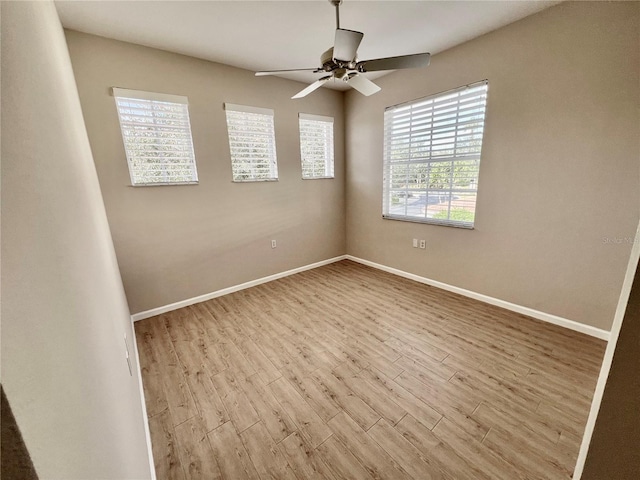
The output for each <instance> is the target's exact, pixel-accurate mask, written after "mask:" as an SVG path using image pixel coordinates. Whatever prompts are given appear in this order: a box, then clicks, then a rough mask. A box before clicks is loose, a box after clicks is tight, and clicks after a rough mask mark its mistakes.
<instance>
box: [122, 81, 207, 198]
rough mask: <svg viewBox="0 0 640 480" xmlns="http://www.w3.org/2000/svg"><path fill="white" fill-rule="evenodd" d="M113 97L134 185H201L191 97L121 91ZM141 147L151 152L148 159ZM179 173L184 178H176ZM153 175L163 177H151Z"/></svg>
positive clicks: (140, 91)
mask: <svg viewBox="0 0 640 480" xmlns="http://www.w3.org/2000/svg"><path fill="white" fill-rule="evenodd" d="M112 94H113V96H114V98H115V103H116V110H117V113H118V121H119V123H120V132H121V134H122V142H123V145H124V150H125V154H126V156H127V165H128V167H129V176H130V178H131V185H132V186H134V187H147V186H161V185H194V184H197V183H198V170H197V167H196V158H195V153H194V151H193V138H192V135H191V123H190V120H189V100H188V99H187V97H184V96H181V95H170V94H167V93H155V92H145V91H142V90H130V89H125V88H118V87H113V88H112ZM167 114H168V115H171V116H172V117H173V119H172V123H173V124H170V123H168V121H167V120H168V118H167V117H166V115H167ZM150 133H151V135H149V134H150ZM167 134H168V135H167ZM163 135H164V137H163ZM169 135H170V136H169ZM143 138H145V139H152V140H154V141H155V144H154V145H149V144H148V143H142V142H141V140H142V139H143ZM141 145H145V147H146V148H147V149H148V152H145V153H146V155H144V156H143V155H141V153H142V150H141ZM178 169H180V174H179V175H176V174H175V171H176V170H178ZM151 172H156V173H159V175H158V174H156V175H151ZM172 172H174V173H173V174H172Z"/></svg>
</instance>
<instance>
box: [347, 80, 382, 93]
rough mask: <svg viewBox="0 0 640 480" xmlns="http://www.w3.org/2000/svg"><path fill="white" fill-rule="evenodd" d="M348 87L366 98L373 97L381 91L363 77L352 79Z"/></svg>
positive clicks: (348, 81)
mask: <svg viewBox="0 0 640 480" xmlns="http://www.w3.org/2000/svg"><path fill="white" fill-rule="evenodd" d="M347 85H349V86H351V87H353V88H355V89H356V90H357V91H359V92H360V93H361V94H363V95H364V96H365V97H368V96H369V95H373V94H374V93H377V92H379V91H380V90H381V89H380V87H379V86H378V85H376V84H375V83H373V82H372V81H371V80H369V79H368V78H366V77H364V76H362V75H354V76H352V77H350V78H349V79H348V80H347Z"/></svg>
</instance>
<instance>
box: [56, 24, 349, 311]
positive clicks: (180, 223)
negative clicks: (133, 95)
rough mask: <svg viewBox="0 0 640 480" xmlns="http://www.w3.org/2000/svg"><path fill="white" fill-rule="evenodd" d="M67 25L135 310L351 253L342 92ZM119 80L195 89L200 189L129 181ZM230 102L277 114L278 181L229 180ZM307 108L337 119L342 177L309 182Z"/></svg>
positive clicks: (161, 88)
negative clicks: (306, 90) (117, 100)
mask: <svg viewBox="0 0 640 480" xmlns="http://www.w3.org/2000/svg"><path fill="white" fill-rule="evenodd" d="M66 33H67V42H68V44H69V50H70V53H71V60H72V63H73V69H74V73H75V76H76V81H77V83H78V90H79V92H80V100H81V103H82V109H83V112H84V118H85V122H86V125H87V130H88V133H89V141H90V142H91V148H92V150H93V156H94V159H95V162H96V167H97V169H98V177H99V179H100V185H101V187H102V192H103V196H104V202H105V205H106V208H107V216H108V218H109V223H110V225H111V232H112V235H113V241H114V244H115V247H116V253H117V256H118V261H119V264H120V270H121V272H122V279H123V282H124V286H125V290H126V292H127V298H128V300H129V307H130V308H131V311H132V312H133V313H137V312H141V311H145V310H148V309H151V308H155V307H160V306H163V305H167V304H170V303H173V302H176V301H180V300H185V299H187V298H191V297H194V296H197V295H202V294H206V293H210V292H213V291H216V290H219V289H222V288H225V287H229V286H233V285H237V284H240V283H243V282H247V281H250V280H255V279H257V278H260V277H264V276H267V275H271V274H274V273H279V272H282V271H285V270H289V269H292V268H296V267H300V266H303V265H307V264H310V263H314V262H317V261H320V260H325V259H328V258H331V257H334V256H337V255H342V254H344V253H345V224H344V139H343V138H344V125H343V98H342V97H343V96H342V94H341V93H339V92H335V91H330V90H326V89H323V90H321V91H318V92H316V93H314V94H313V95H311V96H309V97H307V98H305V99H303V100H298V101H292V100H291V99H290V97H291V96H292V95H293V94H295V93H296V92H297V91H299V90H300V89H302V88H303V85H302V84H300V83H297V82H292V81H288V80H283V79H280V78H268V77H261V78H256V77H254V75H253V73H252V72H249V71H247V70H241V69H237V68H233V67H228V66H225V65H221V64H215V63H211V62H207V61H203V60H197V59H194V58H191V57H186V56H183V55H177V54H173V53H168V52H164V51H161V50H156V49H151V48H146V47H141V46H137V45H133V44H128V43H123V42H118V41H114V40H108V39H104V38H100V37H96V36H91V35H87V34H82V33H78V32H74V31H67V32H66ZM112 86H117V87H124V88H131V89H138V90H147V91H152V92H164V93H172V94H178V95H185V96H187V97H189V113H190V117H191V127H192V132H193V142H194V151H195V155H196V163H197V168H198V176H199V180H200V183H199V185H196V186H164V187H157V186H156V187H131V186H129V184H130V180H129V173H128V170H127V162H126V157H125V153H124V148H123V145H122V138H121V136H120V130H119V125H118V119H117V114H116V108H115V104H114V99H113V97H111V96H110V94H109V89H110V87H112ZM224 102H229V103H236V104H241V105H253V106H258V107H266V108H272V109H274V110H275V129H276V149H277V157H278V173H279V178H280V180H279V181H278V182H256V183H245V184H238V183H232V181H231V161H230V157H229V143H228V140H227V130H226V119H225V113H224V110H223V104H224ZM298 112H304V113H315V114H320V115H328V116H333V117H335V122H336V123H335V159H336V165H335V179H333V180H304V181H303V180H302V179H301V168H300V153H299V148H300V147H299V140H298ZM271 239H275V240H277V243H278V246H277V248H276V249H271Z"/></svg>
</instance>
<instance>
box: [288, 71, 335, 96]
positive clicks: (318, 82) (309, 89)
mask: <svg viewBox="0 0 640 480" xmlns="http://www.w3.org/2000/svg"><path fill="white" fill-rule="evenodd" d="M331 77H332V75H327V76H326V77H322V78H321V79H319V80H316V81H315V82H313V83H312V84H311V85H309V86H308V87H306V88H305V89H304V90H301V91H299V92H298V93H296V94H295V95H294V96H293V97H291V98H292V99H293V98H302V97H306V96H307V95H309V94H310V93H311V92H313V91H314V90H316V89H318V88H320V87H321V86H322V84H323V83H324V82H326V81H327V80H329V79H330V78H331Z"/></svg>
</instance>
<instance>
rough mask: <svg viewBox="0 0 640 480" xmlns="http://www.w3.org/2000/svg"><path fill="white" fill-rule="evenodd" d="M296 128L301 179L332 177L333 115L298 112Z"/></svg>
mask: <svg viewBox="0 0 640 480" xmlns="http://www.w3.org/2000/svg"><path fill="white" fill-rule="evenodd" d="M298 129H299V133H300V166H301V168H302V179H303V180H319V179H324V178H334V144H333V117H326V116H323V115H314V114H310V113H299V114H298ZM318 170H322V174H321V175H317V174H314V172H316V171H318Z"/></svg>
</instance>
